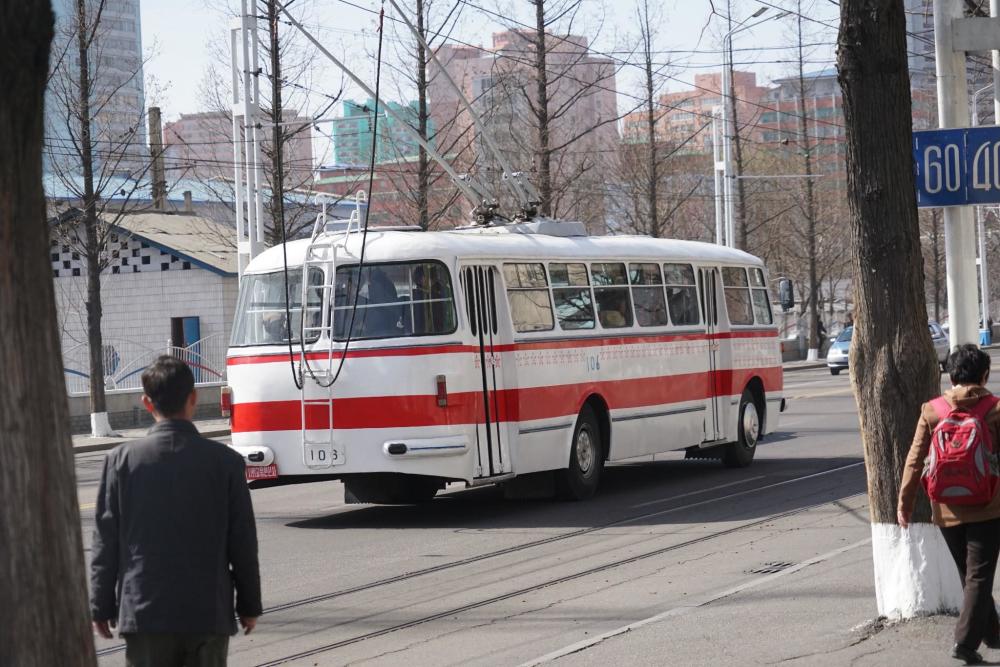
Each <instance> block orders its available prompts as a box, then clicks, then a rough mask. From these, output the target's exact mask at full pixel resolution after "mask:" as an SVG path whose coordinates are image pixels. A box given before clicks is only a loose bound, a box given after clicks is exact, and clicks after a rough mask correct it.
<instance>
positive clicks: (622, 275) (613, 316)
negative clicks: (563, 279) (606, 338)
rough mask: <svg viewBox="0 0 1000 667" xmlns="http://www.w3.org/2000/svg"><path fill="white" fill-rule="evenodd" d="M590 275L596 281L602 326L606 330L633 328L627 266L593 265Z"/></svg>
mask: <svg viewBox="0 0 1000 667" xmlns="http://www.w3.org/2000/svg"><path fill="white" fill-rule="evenodd" d="M590 275H591V278H592V279H593V281H594V301H596V302H597V319H599V320H600V321H601V326H602V327H604V328H605V329H623V328H625V327H630V326H632V299H631V297H630V295H629V286H628V274H627V273H626V271H625V265H624V264H619V263H596V264H591V265H590Z"/></svg>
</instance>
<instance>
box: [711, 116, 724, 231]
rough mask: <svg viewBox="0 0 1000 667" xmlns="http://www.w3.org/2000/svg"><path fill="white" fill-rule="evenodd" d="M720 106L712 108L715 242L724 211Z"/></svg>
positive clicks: (720, 229) (720, 228) (720, 227)
mask: <svg viewBox="0 0 1000 667" xmlns="http://www.w3.org/2000/svg"><path fill="white" fill-rule="evenodd" d="M721 116H722V108H721V107H713V108H712V172H713V174H714V176H715V242H716V243H717V244H719V245H722V243H723V240H724V239H723V231H722V223H723V218H724V215H725V213H724V212H723V208H722V188H723V185H722V175H723V173H724V170H725V165H724V164H723V162H722V159H721V158H722V155H721V153H722V147H721V146H720V145H719V134H720V130H721V127H720V124H721Z"/></svg>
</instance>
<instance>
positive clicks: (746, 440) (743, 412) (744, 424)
mask: <svg viewBox="0 0 1000 667" xmlns="http://www.w3.org/2000/svg"><path fill="white" fill-rule="evenodd" d="M761 418H762V415H761V412H760V406H759V402H758V401H757V397H756V396H755V395H754V392H753V391H751V390H750V389H749V388H747V389H744V390H743V396H741V397H740V411H739V422H738V423H737V428H736V442H731V443H729V444H728V445H726V447H725V450H724V451H723V454H722V462H723V463H724V464H725V465H726V467H728V468H746V467H747V466H748V465H750V464H751V463H753V455H754V453H755V452H756V451H757V441H758V440H759V439H760V430H761Z"/></svg>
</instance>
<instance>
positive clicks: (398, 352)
mask: <svg viewBox="0 0 1000 667" xmlns="http://www.w3.org/2000/svg"><path fill="white" fill-rule="evenodd" d="M777 336H778V332H777V331H776V330H773V329H769V330H767V331H730V332H726V333H717V334H711V335H709V334H664V335H660V336H607V337H601V338H577V339H563V340H544V339H543V340H537V341H531V340H529V341H522V342H519V343H513V344H505V345H496V346H494V348H493V349H494V350H495V351H497V352H516V351H518V350H558V349H566V348H574V347H605V346H616V345H648V344H651V343H670V342H675V341H697V340H733V339H740V338H774V339H775V341H776V342H777ZM478 352H479V346H478V345H462V344H453V345H426V346H400V347H379V348H360V349H353V350H348V352H347V358H348V359H354V358H363V357H409V356H423V355H433V354H462V353H467V354H468V353H478ZM340 355H341V353H340V351H339V350H334V351H333V358H334V359H335V360H339V359H340ZM298 356H299V355H298V354H296V355H294V357H293V358H294V359H298ZM327 358H329V353H327V352H308V353H307V354H306V359H308V360H309V361H321V360H324V359H327ZM288 360H289V356H288V353H277V354H262V355H249V356H244V357H241V356H232V357H229V358H228V359H227V360H226V365H228V366H238V365H242V364H273V363H288Z"/></svg>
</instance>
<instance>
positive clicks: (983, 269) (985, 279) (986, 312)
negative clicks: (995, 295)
mask: <svg viewBox="0 0 1000 667" xmlns="http://www.w3.org/2000/svg"><path fill="white" fill-rule="evenodd" d="M990 88H993V84H990V85H988V86H984V87H982V88H980V89H979V90H977V91H976V92H974V93H973V94H972V104H971V105H969V113H970V114H971V116H972V127H978V126H979V96H980V95H981V94H983V93H985V92H986V91H987V90H989V89H990ZM976 239H977V241H978V244H979V245H978V248H979V261H978V264H979V303H980V311H979V314H980V321H981V322H982V324H983V328H986V323H987V322H988V321H989V319H990V299H989V293H990V285H989V276H988V269H987V262H986V232H985V230H984V226H983V207H982V206H976Z"/></svg>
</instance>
